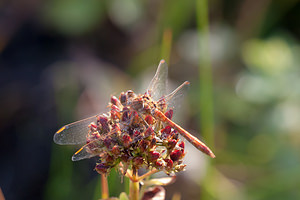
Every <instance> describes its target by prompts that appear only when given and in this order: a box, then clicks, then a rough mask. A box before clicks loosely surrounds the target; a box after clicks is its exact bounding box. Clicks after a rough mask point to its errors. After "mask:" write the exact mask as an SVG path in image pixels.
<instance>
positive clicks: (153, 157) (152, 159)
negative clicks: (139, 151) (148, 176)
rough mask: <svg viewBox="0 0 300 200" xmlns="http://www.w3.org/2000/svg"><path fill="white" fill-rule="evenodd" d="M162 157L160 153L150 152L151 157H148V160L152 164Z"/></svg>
mask: <svg viewBox="0 0 300 200" xmlns="http://www.w3.org/2000/svg"><path fill="white" fill-rule="evenodd" d="M159 157H160V153H159V152H157V151H150V152H149V156H148V160H149V161H150V162H154V161H156V160H157V159H158V158H159Z"/></svg>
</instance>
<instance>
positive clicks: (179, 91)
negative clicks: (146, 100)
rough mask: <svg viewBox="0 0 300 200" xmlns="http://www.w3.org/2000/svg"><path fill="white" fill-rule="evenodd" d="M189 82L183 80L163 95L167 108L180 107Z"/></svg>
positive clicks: (174, 108)
mask: <svg viewBox="0 0 300 200" xmlns="http://www.w3.org/2000/svg"><path fill="white" fill-rule="evenodd" d="M189 86H190V82H188V81H185V82H183V83H182V84H181V85H180V86H178V87H177V88H176V89H175V90H174V91H173V92H171V93H170V94H168V95H167V96H165V98H164V99H165V101H166V103H167V105H168V107H167V109H168V110H169V109H172V110H176V109H177V108H178V107H180V103H181V100H182V99H183V97H184V95H185V94H186V92H187V90H188V89H189Z"/></svg>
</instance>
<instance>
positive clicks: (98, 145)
mask: <svg viewBox="0 0 300 200" xmlns="http://www.w3.org/2000/svg"><path fill="white" fill-rule="evenodd" d="M103 147H104V143H103V140H102V139H97V140H93V141H92V142H90V143H88V144H86V145H84V146H83V147H81V148H80V149H79V150H78V151H77V152H76V153H75V154H74V155H73V156H72V161H78V160H82V159H86V158H91V157H94V156H97V155H99V154H100V153H101V152H102V151H103Z"/></svg>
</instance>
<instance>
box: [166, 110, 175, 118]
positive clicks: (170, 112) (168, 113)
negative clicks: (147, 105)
mask: <svg viewBox="0 0 300 200" xmlns="http://www.w3.org/2000/svg"><path fill="white" fill-rule="evenodd" d="M165 116H166V117H167V118H169V119H172V117H173V109H170V110H168V111H167V112H166V113H165Z"/></svg>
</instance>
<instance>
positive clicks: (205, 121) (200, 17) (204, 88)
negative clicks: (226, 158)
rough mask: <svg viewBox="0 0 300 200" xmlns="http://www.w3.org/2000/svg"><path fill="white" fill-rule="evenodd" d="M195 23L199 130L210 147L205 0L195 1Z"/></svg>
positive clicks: (208, 51) (211, 119)
mask: <svg viewBox="0 0 300 200" xmlns="http://www.w3.org/2000/svg"><path fill="white" fill-rule="evenodd" d="M197 22H198V27H197V28H198V35H199V37H198V38H199V46H200V52H199V54H200V55H199V78H200V99H201V101H200V109H201V121H200V123H201V129H202V135H203V138H205V140H206V141H207V144H208V145H209V146H210V147H213V141H214V134H213V132H214V130H213V127H214V120H213V91H212V68H211V60H210V48H209V22H208V3H207V0H197Z"/></svg>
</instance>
